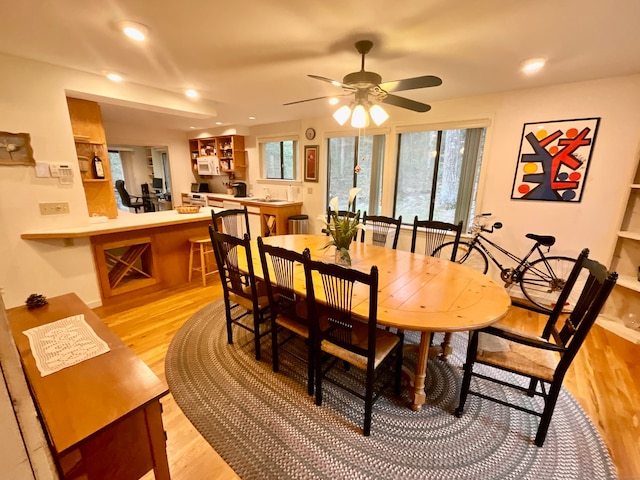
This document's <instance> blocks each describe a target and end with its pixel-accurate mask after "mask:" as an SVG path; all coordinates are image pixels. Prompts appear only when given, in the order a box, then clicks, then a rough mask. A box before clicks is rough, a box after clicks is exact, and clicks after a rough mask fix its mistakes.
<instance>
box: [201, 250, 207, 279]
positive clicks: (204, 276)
mask: <svg viewBox="0 0 640 480" xmlns="http://www.w3.org/2000/svg"><path fill="white" fill-rule="evenodd" d="M200 272H201V273H202V286H203V287H206V286H207V262H206V260H205V258H204V244H203V243H201V244H200Z"/></svg>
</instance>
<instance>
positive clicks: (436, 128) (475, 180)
mask: <svg viewBox="0 0 640 480" xmlns="http://www.w3.org/2000/svg"><path fill="white" fill-rule="evenodd" d="M490 126H491V121H490V120H489V119H479V120H470V121H462V122H445V123H439V124H423V125H410V126H404V127H398V128H397V129H396V132H395V155H394V163H395V165H394V166H395V168H394V173H395V175H394V177H395V178H394V180H393V191H392V197H393V198H392V202H391V203H392V210H391V211H392V215H393V217H394V218H397V215H398V214H399V213H398V212H397V208H398V194H399V178H400V168H401V165H400V163H401V162H400V154H401V145H402V134H405V133H419V132H435V133H436V134H437V145H436V157H435V164H434V169H433V172H432V173H433V176H432V179H431V182H432V187H431V198H429V199H427V198H426V197H425V201H428V202H429V204H428V207H429V216H428V218H429V219H433V215H434V210H435V208H436V202H435V199H436V197H437V194H438V190H437V188H436V187H437V182H438V169H439V167H440V157H441V155H442V153H443V152H442V151H441V142H442V137H443V134H444V132H445V131H447V130H472V129H483V130H484V132H483V133H482V134H481V135H480V137H479V145H481V146H482V149H481V150H477V154H476V155H474V156H472V157H471V159H469V160H466V161H465V160H464V159H463V164H462V166H461V177H463V178H462V179H461V183H460V184H459V185H458V193H457V199H458V200H457V201H458V202H460V201H464V202H465V205H464V206H463V207H462V208H460V212H459V211H458V209H457V208H456V215H455V216H456V219H455V222H456V223H457V222H458V221H460V220H462V221H463V231H466V229H467V228H468V226H469V225H468V224H469V216H470V212H471V210H472V209H474V213H475V212H476V209H477V208H476V207H477V202H476V199H477V196H478V192H479V191H480V190H481V185H482V180H483V171H484V169H483V168H482V164H483V161H484V155H485V152H486V148H487V144H488V141H489V134H490V128H489V127H490ZM466 141H467V138H465V142H466ZM470 167H472V169H473V171H474V174H473V175H472V176H471V178H469V175H468V173H469V170H470ZM464 177H467V178H466V180H465V179H464ZM465 182H466V183H467V184H468V185H469V186H470V187H471V190H470V191H467V190H469V189H465V188H461V187H462V185H463V183H465ZM465 192H466V194H465ZM458 217H460V218H458ZM412 224H413V217H412V218H403V225H412Z"/></svg>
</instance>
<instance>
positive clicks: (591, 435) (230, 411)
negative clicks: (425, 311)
mask: <svg viewBox="0 0 640 480" xmlns="http://www.w3.org/2000/svg"><path fill="white" fill-rule="evenodd" d="M466 337H467V336H466V335H465V334H463V333H460V334H455V335H454V336H453V340H452V345H453V354H452V355H451V356H450V357H449V361H448V362H441V361H439V360H433V361H429V368H428V374H427V392H428V397H427V403H426V404H425V405H424V407H423V409H422V410H421V411H419V412H414V411H412V410H411V409H410V408H409V407H408V404H409V397H408V394H407V393H405V394H404V396H402V397H399V398H395V397H394V396H393V395H392V392H391V389H390V390H389V392H388V393H387V394H385V395H383V396H381V397H380V399H379V400H378V402H377V403H376V404H375V405H374V409H373V422H372V427H371V436H370V437H364V436H363V435H362V429H361V425H362V421H363V415H364V414H363V405H362V401H361V400H359V399H357V398H356V397H353V396H352V395H350V394H348V393H346V392H345V391H343V390H342V389H339V388H337V387H335V386H334V385H332V384H330V383H328V382H325V383H324V384H323V389H324V392H323V405H322V406H320V407H318V406H316V405H315V404H314V401H313V398H312V397H310V396H308V395H307V392H306V366H305V365H303V364H301V362H299V361H298V360H296V359H295V358H293V357H291V356H290V355H287V354H286V353H283V354H281V355H280V359H281V362H280V363H281V365H280V371H279V372H278V373H273V371H272V370H271V343H270V340H269V338H270V337H269V336H266V337H264V338H263V341H262V360H261V361H256V360H255V356H254V349H253V340H252V337H251V335H250V334H249V333H248V332H247V333H245V331H244V330H243V329H240V328H237V327H234V344H233V345H229V344H227V335H226V327H225V316H224V304H223V302H222V301H216V302H213V303H211V304H210V305H208V306H206V307H205V308H203V309H202V310H200V311H199V312H197V313H196V314H195V315H194V316H193V317H192V318H191V319H189V320H188V321H187V322H186V323H185V324H184V325H183V326H182V327H181V328H180V330H179V331H178V332H177V333H176V335H175V337H174V338H173V340H172V342H171V344H170V346H169V349H168V351H167V357H166V376H167V382H168V384H169V388H170V391H171V393H172V394H173V396H174V398H175V400H176V402H177V403H178V405H179V406H180V408H181V409H182V410H183V412H184V413H185V415H186V416H187V417H188V418H189V420H190V421H191V422H192V423H193V425H194V426H195V427H196V428H197V429H198V431H199V432H200V433H201V434H202V436H203V437H204V438H205V439H206V440H207V441H208V442H209V443H210V444H211V445H212V447H213V448H214V449H215V450H216V451H217V452H218V453H219V454H220V456H222V458H223V459H224V460H225V461H226V462H227V463H228V464H229V465H230V466H231V467H232V468H233V469H234V471H235V472H236V473H237V474H238V475H239V476H240V477H241V478H243V479H244V480H250V479H290V478H291V479H293V478H299V479H311V478H319V479H320V478H326V479H341V478H344V479H347V478H348V479H380V478H385V479H474V480H476V479H507V478H509V479H536V480H542V479H545V480H546V479H610V478H617V474H616V469H615V466H614V465H613V463H612V461H611V458H610V456H609V454H608V452H607V449H606V447H605V445H604V444H603V441H602V439H601V438H600V436H599V434H598V432H597V430H596V428H595V427H594V425H593V424H592V422H591V421H590V420H589V418H588V417H587V415H586V414H585V412H584V411H583V410H582V409H581V408H580V406H579V405H578V403H577V402H576V400H575V399H574V398H573V397H572V396H571V395H570V394H569V393H568V392H567V391H566V390H564V389H563V391H562V393H561V394H560V398H559V399H558V403H557V405H556V409H555V413H554V416H553V419H552V422H551V428H550V429H549V434H548V436H547V439H546V442H545V444H544V446H543V447H542V448H538V447H536V446H535V445H534V444H533V438H534V437H535V434H536V430H537V427H538V417H535V416H533V415H529V414H526V413H522V412H519V411H517V410H515V409H512V408H507V407H503V406H501V405H498V404H496V403H494V402H489V401H486V400H483V399H480V398H478V397H474V396H470V397H469V399H468V400H467V405H466V410H465V413H464V414H463V415H462V417H461V418H456V417H455V416H454V415H453V411H454V410H455V408H456V406H457V402H458V392H459V391H460V383H461V365H462V362H463V356H464V352H465V347H466ZM437 340H438V338H436V341H437ZM405 342H406V343H417V342H418V336H417V334H413V333H410V332H408V334H407V338H406V339H405ZM300 348H301V349H302V348H304V345H303V344H302V343H300ZM412 362H415V357H413V356H412V355H410V354H408V355H406V357H405V364H406V365H409V366H412ZM334 370H341V369H340V368H336V369H334ZM354 370H356V371H357V370H358V369H356V368H351V369H350V371H349V372H347V373H344V375H347V376H348V375H358V374H359V372H354ZM356 380H358V379H356ZM474 382H475V383H474V384H473V385H474V387H475V388H476V389H478V390H480V391H483V392H492V393H493V394H494V395H495V394H496V393H497V394H499V395H500V396H501V397H502V398H504V399H508V400H510V401H518V402H520V403H521V404H522V405H529V406H531V405H534V404H537V408H540V403H539V402H540V401H539V399H531V398H529V397H527V396H526V395H522V394H520V393H518V392H515V391H512V390H510V389H506V388H503V387H500V386H497V385H490V384H488V382H482V381H478V380H474ZM406 390H407V389H406V388H403V391H406Z"/></svg>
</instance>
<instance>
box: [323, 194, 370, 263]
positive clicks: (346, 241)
mask: <svg viewBox="0 0 640 480" xmlns="http://www.w3.org/2000/svg"><path fill="white" fill-rule="evenodd" d="M359 191H360V189H359V188H352V189H351V190H349V208H348V211H351V207H352V205H353V202H354V201H355V198H356V195H357V194H358V192H359ZM329 205H330V207H331V215H330V218H329V222H327V219H326V218H325V217H324V215H321V216H320V217H318V220H322V222H324V224H325V225H326V230H327V231H328V232H329V235H331V241H330V242H329V243H327V244H326V245H325V246H324V247H323V248H327V247H330V246H335V247H336V256H335V262H336V263H337V264H338V265H346V266H351V255H350V254H349V246H350V245H351V242H352V241H353V239H354V238H355V236H356V235H357V233H358V232H359V231H360V230H363V229H364V225H362V224H361V223H360V210H358V212H357V213H356V214H355V215H354V216H349V215H344V216H342V217H338V197H333V198H332V199H331V201H330V202H329Z"/></svg>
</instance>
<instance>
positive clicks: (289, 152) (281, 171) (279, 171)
mask: <svg viewBox="0 0 640 480" xmlns="http://www.w3.org/2000/svg"><path fill="white" fill-rule="evenodd" d="M297 143H298V142H296V141H295V140H284V141H281V142H265V143H263V144H262V148H261V154H262V158H263V166H264V174H265V177H266V178H270V179H278V180H294V175H295V159H296V155H295V152H296V148H297Z"/></svg>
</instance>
